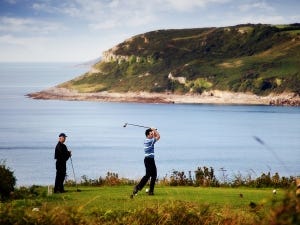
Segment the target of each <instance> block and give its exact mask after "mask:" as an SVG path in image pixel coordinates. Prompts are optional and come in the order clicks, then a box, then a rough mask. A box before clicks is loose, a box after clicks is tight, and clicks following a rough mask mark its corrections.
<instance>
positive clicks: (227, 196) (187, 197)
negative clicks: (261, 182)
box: [44, 186, 284, 213]
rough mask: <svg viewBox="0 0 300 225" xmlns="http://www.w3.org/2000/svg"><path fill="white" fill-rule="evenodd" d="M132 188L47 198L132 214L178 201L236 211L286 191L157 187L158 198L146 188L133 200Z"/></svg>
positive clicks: (279, 196) (266, 203) (267, 201)
mask: <svg viewBox="0 0 300 225" xmlns="http://www.w3.org/2000/svg"><path fill="white" fill-rule="evenodd" d="M132 188H133V187H132V186H114V187H109V186H104V187H79V189H80V190H81V192H76V189H75V188H73V187H69V188H67V190H68V192H67V193H64V194H53V195H51V196H48V197H46V198H45V199H44V201H47V202H48V204H49V205H60V206H76V207H78V208H79V210H80V211H83V212H85V213H90V212H93V211H98V210H100V211H106V210H116V211H120V210H121V211H129V210H134V209H139V208H145V207H151V206H153V205H154V206H155V205H156V206H159V205H161V204H165V203H172V202H176V201H182V202H192V203H195V204H199V205H202V204H210V205H213V206H214V207H217V208H223V207H224V206H228V207H230V208H233V209H238V208H244V209H247V208H249V204H250V203H251V202H252V203H255V204H257V205H263V206H265V207H268V206H270V203H271V202H272V201H273V200H280V199H282V197H283V195H284V191H283V190H279V191H277V194H276V195H274V194H273V192H272V189H270V188H269V189H254V188H202V187H168V186H158V187H156V189H155V196H148V195H147V193H146V192H145V189H143V190H142V191H141V192H139V193H138V195H137V196H135V197H134V198H133V199H131V198H130V194H131V192H132Z"/></svg>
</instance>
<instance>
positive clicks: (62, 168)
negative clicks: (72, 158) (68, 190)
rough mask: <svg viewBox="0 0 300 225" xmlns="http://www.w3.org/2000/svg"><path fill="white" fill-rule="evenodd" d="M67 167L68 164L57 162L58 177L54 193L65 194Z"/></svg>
mask: <svg viewBox="0 0 300 225" xmlns="http://www.w3.org/2000/svg"><path fill="white" fill-rule="evenodd" d="M66 172H67V167H66V162H58V161H56V177H55V186H54V192H64V191H65V190H64V181H65V177H66Z"/></svg>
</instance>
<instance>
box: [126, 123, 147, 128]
mask: <svg viewBox="0 0 300 225" xmlns="http://www.w3.org/2000/svg"><path fill="white" fill-rule="evenodd" d="M127 125H129V126H135V127H143V128H151V127H146V126H143V125H138V124H132V123H125V124H124V125H123V127H127Z"/></svg>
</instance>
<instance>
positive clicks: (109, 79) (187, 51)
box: [60, 24, 300, 95]
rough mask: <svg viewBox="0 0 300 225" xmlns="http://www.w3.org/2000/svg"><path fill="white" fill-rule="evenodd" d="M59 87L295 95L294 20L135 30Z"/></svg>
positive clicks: (298, 80) (298, 57)
mask: <svg viewBox="0 0 300 225" xmlns="http://www.w3.org/2000/svg"><path fill="white" fill-rule="evenodd" d="M60 87H66V88H69V89H75V90H77V91H79V92H101V91H111V92H128V91H147V92H173V93H180V94H181V93H182V94H183V93H190V92H192V93H202V92H203V91H205V90H216V89H217V90H228V91H233V92H252V93H255V94H258V95H266V94H269V93H271V92H272V93H283V92H294V93H296V94H300V24H290V25H280V26H279V25H278V26H275V25H263V24H255V25H254V24H243V25H237V26H231V27H221V28H216V27H212V28H195V29H172V30H157V31H152V32H148V33H145V34H140V35H137V36H134V37H132V38H130V39H128V40H126V41H124V42H122V43H120V44H118V45H117V46H115V47H114V48H112V49H110V50H108V51H106V52H104V53H103V57H102V60H101V61H100V62H98V63H96V64H95V65H94V66H93V68H92V70H91V71H90V72H88V73H86V74H84V75H82V76H80V77H78V78H76V79H74V80H71V81H69V82H66V83H64V84H61V85H60Z"/></svg>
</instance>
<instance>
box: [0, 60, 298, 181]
mask: <svg viewBox="0 0 300 225" xmlns="http://www.w3.org/2000/svg"><path fill="white" fill-rule="evenodd" d="M87 70H88V68H84V67H75V66H74V64H70V63H69V64H62V63H55V64H54V63H48V64H21V63H10V64H7V63H2V64H0V87H1V88H0V159H2V160H6V165H7V166H9V167H10V168H11V169H12V170H13V171H14V174H15V176H16V177H17V184H18V185H31V184H43V185H45V184H53V183H54V178H55V161H54V159H53V154H54V148H55V145H56V143H57V139H58V138H57V136H58V134H59V133H60V132H65V133H66V134H67V135H68V138H67V142H66V145H67V146H68V147H69V149H70V150H72V152H73V156H72V158H73V164H74V169H75V173H76V177H77V179H78V180H79V179H80V177H81V176H82V175H87V176H88V177H89V178H98V177H99V176H102V177H104V176H105V175H106V173H107V172H108V171H110V172H115V173H118V174H119V176H120V177H127V178H133V179H136V178H140V177H141V176H143V174H144V165H143V157H144V156H143V141H144V129H142V128H138V127H132V126H127V127H126V128H124V127H123V125H124V123H125V122H130V123H136V124H141V125H146V126H155V127H157V128H158V130H159V132H160V133H161V140H160V141H159V142H158V143H157V144H156V146H155V153H156V164H157V168H158V175H159V177H160V178H162V177H163V176H165V175H166V174H168V175H170V174H171V173H172V170H179V171H185V172H186V173H188V171H192V174H193V171H194V170H196V169H197V167H198V166H212V167H213V168H214V169H215V173H216V175H217V177H218V178H221V176H222V171H221V170H220V169H221V168H224V169H225V170H226V172H225V173H226V174H227V175H228V176H229V177H232V176H234V174H237V173H239V172H240V173H242V174H244V175H247V174H251V175H252V176H259V175H260V174H261V173H262V172H271V173H272V174H273V173H275V172H279V174H280V175H282V176H290V175H292V176H296V175H300V164H299V162H300V108H299V107H274V106H225V105H196V104H194V105H191V104H186V105H185V104H138V103H136V104H134V103H100V102H79V101H56V100H46V101H45V100H33V99H29V98H27V97H25V94H27V93H30V92H33V91H38V90H41V89H44V88H47V87H51V86H54V85H56V84H58V83H61V82H63V81H66V80H69V79H71V78H73V77H75V76H77V75H81V74H82V73H84V72H85V71H87ZM253 136H256V137H259V138H260V139H261V140H262V141H264V143H265V145H262V144H261V143H259V142H257V141H256V140H255V139H254V138H253ZM277 157H278V158H277ZM67 165H68V174H69V176H71V178H73V174H72V170H71V164H70V162H68V164H67Z"/></svg>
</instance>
